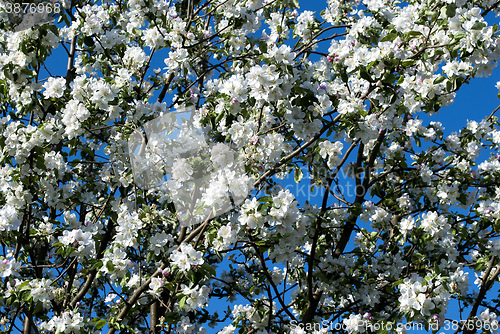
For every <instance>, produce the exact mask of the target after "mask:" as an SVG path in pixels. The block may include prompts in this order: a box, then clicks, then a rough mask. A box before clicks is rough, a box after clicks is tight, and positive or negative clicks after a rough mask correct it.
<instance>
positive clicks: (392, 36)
mask: <svg viewBox="0 0 500 334" xmlns="http://www.w3.org/2000/svg"><path fill="white" fill-rule="evenodd" d="M396 37H398V34H396V33H390V34H387V36H385V37H384V38H382V39H381V40H380V41H381V42H392V41H393V40H395V39H396Z"/></svg>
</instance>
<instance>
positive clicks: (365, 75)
mask: <svg viewBox="0 0 500 334" xmlns="http://www.w3.org/2000/svg"><path fill="white" fill-rule="evenodd" d="M359 76H360V77H361V78H363V79H365V80H366V81H368V82H372V81H373V80H372V78H371V77H370V75H369V74H368V72H366V71H365V70H364V69H362V70H361V71H360V72H359Z"/></svg>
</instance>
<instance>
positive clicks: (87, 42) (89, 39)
mask: <svg viewBox="0 0 500 334" xmlns="http://www.w3.org/2000/svg"><path fill="white" fill-rule="evenodd" d="M83 43H85V45H86V46H88V47H92V46H94V44H95V43H94V40H93V39H92V37H90V36H85V37H84V38H83Z"/></svg>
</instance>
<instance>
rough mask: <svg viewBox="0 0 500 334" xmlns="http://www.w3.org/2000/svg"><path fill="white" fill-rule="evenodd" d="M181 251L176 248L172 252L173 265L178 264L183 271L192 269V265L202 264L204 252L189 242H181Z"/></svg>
mask: <svg viewBox="0 0 500 334" xmlns="http://www.w3.org/2000/svg"><path fill="white" fill-rule="evenodd" d="M180 248H181V251H180V252H179V251H178V250H174V251H173V252H172V254H170V260H172V265H176V266H178V267H179V269H180V270H181V271H183V272H186V271H188V270H189V269H191V266H195V265H202V264H203V262H204V261H203V258H202V255H203V254H202V252H199V251H197V250H195V249H194V248H193V246H191V245H189V244H181V247H180Z"/></svg>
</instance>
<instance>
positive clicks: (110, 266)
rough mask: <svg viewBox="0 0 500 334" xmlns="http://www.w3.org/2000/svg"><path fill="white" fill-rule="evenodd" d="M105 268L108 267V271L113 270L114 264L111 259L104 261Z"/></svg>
mask: <svg viewBox="0 0 500 334" xmlns="http://www.w3.org/2000/svg"><path fill="white" fill-rule="evenodd" d="M106 269H108V271H109V272H112V271H113V270H115V266H114V265H113V261H108V262H106Z"/></svg>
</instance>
